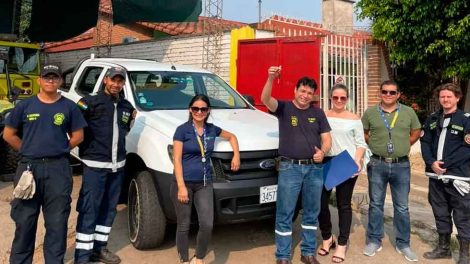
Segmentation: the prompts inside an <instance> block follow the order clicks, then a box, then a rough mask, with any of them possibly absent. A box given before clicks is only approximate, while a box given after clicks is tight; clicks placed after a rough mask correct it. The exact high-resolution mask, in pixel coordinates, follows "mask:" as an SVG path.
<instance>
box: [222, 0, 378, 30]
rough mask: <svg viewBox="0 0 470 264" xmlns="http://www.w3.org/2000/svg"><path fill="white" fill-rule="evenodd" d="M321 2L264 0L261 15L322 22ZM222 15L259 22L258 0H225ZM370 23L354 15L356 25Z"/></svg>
mask: <svg viewBox="0 0 470 264" xmlns="http://www.w3.org/2000/svg"><path fill="white" fill-rule="evenodd" d="M321 2H322V0H262V4H261V17H262V19H265V18H267V17H270V16H271V15H273V14H277V15H281V16H284V17H289V18H298V19H302V20H307V21H312V22H318V23H321ZM222 17H223V18H224V19H228V20H235V21H240V22H245V23H255V22H258V0H224V1H223V10H222ZM369 24H370V23H369V22H368V21H366V22H359V21H357V19H356V16H355V15H354V25H355V26H360V27H363V26H368V25H369Z"/></svg>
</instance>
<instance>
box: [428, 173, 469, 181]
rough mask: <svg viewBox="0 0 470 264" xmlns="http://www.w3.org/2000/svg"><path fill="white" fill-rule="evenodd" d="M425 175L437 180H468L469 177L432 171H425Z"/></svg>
mask: <svg viewBox="0 0 470 264" xmlns="http://www.w3.org/2000/svg"><path fill="white" fill-rule="evenodd" d="M426 176H428V177H430V178H434V179H438V180H444V179H448V180H450V179H452V180H461V181H470V178H468V177H461V176H454V175H447V174H436V173H434V172H426Z"/></svg>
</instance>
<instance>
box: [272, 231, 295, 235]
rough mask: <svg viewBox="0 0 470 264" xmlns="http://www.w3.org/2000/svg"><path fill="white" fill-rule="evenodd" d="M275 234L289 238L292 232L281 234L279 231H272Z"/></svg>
mask: <svg viewBox="0 0 470 264" xmlns="http://www.w3.org/2000/svg"><path fill="white" fill-rule="evenodd" d="M274 231H275V232H276V234H278V235H280V236H291V235H292V231H290V232H281V231H277V230H274Z"/></svg>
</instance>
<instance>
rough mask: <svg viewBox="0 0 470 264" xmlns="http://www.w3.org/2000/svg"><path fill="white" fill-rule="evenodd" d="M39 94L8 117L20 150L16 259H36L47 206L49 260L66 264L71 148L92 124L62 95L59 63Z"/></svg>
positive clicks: (9, 132)
mask: <svg viewBox="0 0 470 264" xmlns="http://www.w3.org/2000/svg"><path fill="white" fill-rule="evenodd" d="M38 83H39V86H40V91H39V94H38V95H37V96H33V97H31V98H29V99H26V100H23V101H20V102H19V103H18V104H17V105H16V107H15V108H14V109H13V111H12V112H11V114H10V115H9V116H8V117H7V119H6V122H5V124H6V126H5V130H4V134H3V138H4V139H5V141H6V142H8V143H9V144H10V145H11V146H12V147H13V149H15V150H17V151H19V153H20V155H21V161H20V163H19V164H18V168H17V171H16V175H15V178H14V186H15V190H14V193H13V195H14V197H15V199H14V200H13V201H12V202H11V218H12V219H13V220H14V221H15V224H16V230H15V238H14V240H13V244H12V248H11V254H10V263H32V262H33V254H34V244H35V239H36V227H37V221H38V216H39V213H40V210H41V207H42V212H43V215H44V222H45V224H44V225H45V227H46V235H45V238H44V248H43V250H44V259H45V261H44V262H45V263H48V264H49V263H64V254H65V250H66V242H67V240H66V239H67V221H68V218H69V214H70V202H71V200H72V199H71V197H70V194H71V192H72V173H71V170H70V167H69V159H68V156H69V152H70V150H71V149H72V148H74V147H75V146H77V145H78V144H79V143H80V142H82V140H83V127H85V126H86V122H85V120H84V118H83V116H82V114H81V113H80V110H79V109H78V108H77V106H76V105H75V103H74V102H72V101H71V100H69V99H67V98H65V97H62V96H61V95H60V94H59V93H57V89H58V88H59V87H60V85H61V84H62V78H61V72H60V69H59V67H58V66H56V65H46V66H44V67H43V68H42V70H41V76H40V77H39V79H38Z"/></svg>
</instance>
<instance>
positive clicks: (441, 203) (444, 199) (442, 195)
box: [428, 179, 470, 241]
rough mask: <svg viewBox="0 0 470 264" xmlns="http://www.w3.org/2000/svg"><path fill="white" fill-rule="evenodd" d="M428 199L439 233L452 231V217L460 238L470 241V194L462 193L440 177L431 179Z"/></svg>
mask: <svg viewBox="0 0 470 264" xmlns="http://www.w3.org/2000/svg"><path fill="white" fill-rule="evenodd" d="M428 200H429V203H430V204H431V207H432V212H433V213H434V219H435V220H436V229H437V232H438V233H439V234H451V233H452V226H453V224H452V218H454V223H455V226H456V227H457V232H458V236H459V238H462V239H464V240H467V241H470V195H469V194H465V196H462V195H460V193H459V192H458V191H457V190H456V189H455V187H454V185H453V184H452V183H451V182H449V183H444V182H442V181H441V180H438V179H429V193H428Z"/></svg>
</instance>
